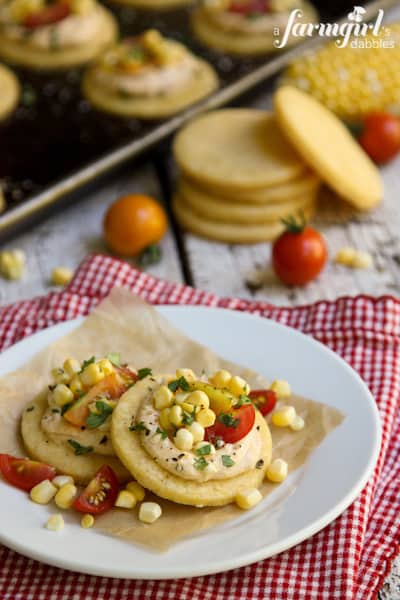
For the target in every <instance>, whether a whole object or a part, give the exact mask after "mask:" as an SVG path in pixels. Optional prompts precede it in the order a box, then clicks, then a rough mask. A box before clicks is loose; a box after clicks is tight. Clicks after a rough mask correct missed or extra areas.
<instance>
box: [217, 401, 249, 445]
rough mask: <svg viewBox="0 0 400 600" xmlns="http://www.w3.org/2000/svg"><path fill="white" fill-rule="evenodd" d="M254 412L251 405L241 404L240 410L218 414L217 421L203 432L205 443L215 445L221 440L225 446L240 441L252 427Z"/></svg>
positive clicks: (234, 409)
mask: <svg viewBox="0 0 400 600" xmlns="http://www.w3.org/2000/svg"><path fill="white" fill-rule="evenodd" d="M255 418H256V411H255V410H254V406H253V405H252V404H250V403H249V404H243V406H241V407H240V408H233V409H232V410H230V411H229V412H223V413H220V414H219V415H218V416H217V420H216V422H215V423H214V425H212V426H211V427H207V428H206V431H205V439H206V440H207V442H212V443H215V441H216V440H218V439H221V440H223V441H224V442H226V443H227V444H233V443H235V442H238V441H239V440H241V439H242V438H243V437H244V436H245V435H247V434H248V433H249V431H250V430H251V428H252V427H253V425H254V421H255Z"/></svg>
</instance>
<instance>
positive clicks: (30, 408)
mask: <svg viewBox="0 0 400 600" xmlns="http://www.w3.org/2000/svg"><path fill="white" fill-rule="evenodd" d="M33 410H35V407H34V406H28V408H27V409H26V412H32V411H33Z"/></svg>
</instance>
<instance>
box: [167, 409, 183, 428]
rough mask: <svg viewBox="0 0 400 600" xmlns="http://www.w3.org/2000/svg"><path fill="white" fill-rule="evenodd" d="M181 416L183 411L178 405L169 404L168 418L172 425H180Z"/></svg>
mask: <svg viewBox="0 0 400 600" xmlns="http://www.w3.org/2000/svg"><path fill="white" fill-rule="evenodd" d="M182 417H183V411H182V408H181V407H180V406H179V405H177V404H176V405H175V406H171V408H170V409H169V420H170V423H172V425H175V427H180V426H181V425H182Z"/></svg>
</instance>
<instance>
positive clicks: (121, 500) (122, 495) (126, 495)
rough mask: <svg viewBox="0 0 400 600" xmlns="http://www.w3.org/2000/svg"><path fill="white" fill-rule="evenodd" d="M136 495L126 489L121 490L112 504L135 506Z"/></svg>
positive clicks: (125, 506) (127, 506)
mask: <svg viewBox="0 0 400 600" xmlns="http://www.w3.org/2000/svg"><path fill="white" fill-rule="evenodd" d="M136 502H137V499H136V496H135V495H134V494H132V493H131V492H129V491H128V490H121V491H120V492H119V494H118V496H117V499H116V501H115V504H114V506H118V508H135V506H136Z"/></svg>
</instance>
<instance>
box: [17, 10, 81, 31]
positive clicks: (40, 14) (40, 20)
mask: <svg viewBox="0 0 400 600" xmlns="http://www.w3.org/2000/svg"><path fill="white" fill-rule="evenodd" d="M70 12H71V11H70V8H69V6H67V5H66V4H50V5H49V6H46V7H45V8H42V9H41V10H39V11H37V12H35V13H33V14H31V15H29V16H28V17H26V19H25V21H24V25H25V27H28V29H36V28H37V27H43V25H51V24H52V23H58V21H62V20H63V19H65V18H66V17H68V15H69V14H70Z"/></svg>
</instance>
